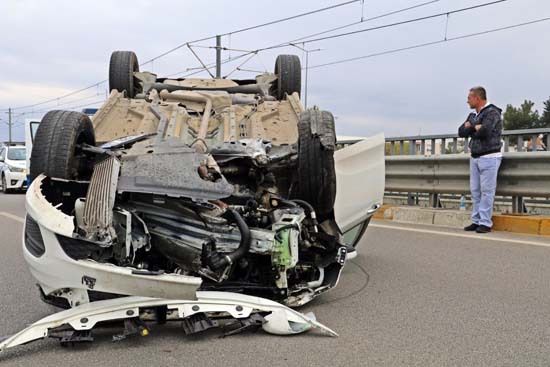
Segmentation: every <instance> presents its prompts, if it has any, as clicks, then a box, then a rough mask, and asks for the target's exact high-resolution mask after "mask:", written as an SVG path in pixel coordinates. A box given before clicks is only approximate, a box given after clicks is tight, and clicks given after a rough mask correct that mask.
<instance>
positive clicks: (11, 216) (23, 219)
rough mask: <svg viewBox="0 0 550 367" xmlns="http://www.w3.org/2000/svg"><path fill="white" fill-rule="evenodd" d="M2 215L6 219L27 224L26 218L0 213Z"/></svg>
mask: <svg viewBox="0 0 550 367" xmlns="http://www.w3.org/2000/svg"><path fill="white" fill-rule="evenodd" d="M0 215H3V216H4V217H6V218H10V219H13V220H15V221H18V222H19V223H25V218H21V217H18V216H17V215H13V214H10V213H6V212H0Z"/></svg>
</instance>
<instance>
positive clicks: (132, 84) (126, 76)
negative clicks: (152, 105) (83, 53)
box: [109, 51, 139, 98]
mask: <svg viewBox="0 0 550 367" xmlns="http://www.w3.org/2000/svg"><path fill="white" fill-rule="evenodd" d="M135 72H139V63H138V59H137V56H136V54H135V53H134V52H133V51H115V52H113V53H112V54H111V60H110V62H109V90H111V91H112V90H113V89H116V90H117V91H119V92H124V91H126V96H127V97H128V98H134V97H135V96H136V94H137V93H138V83H137V82H136V80H135V78H134V73H135Z"/></svg>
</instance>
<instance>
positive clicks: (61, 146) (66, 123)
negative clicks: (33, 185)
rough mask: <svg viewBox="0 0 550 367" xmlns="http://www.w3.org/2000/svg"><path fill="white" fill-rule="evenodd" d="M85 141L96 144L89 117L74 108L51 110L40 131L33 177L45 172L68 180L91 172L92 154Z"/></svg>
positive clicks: (85, 176)
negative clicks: (82, 147) (86, 150)
mask: <svg viewBox="0 0 550 367" xmlns="http://www.w3.org/2000/svg"><path fill="white" fill-rule="evenodd" d="M81 144H89V145H95V135H94V128H93V126H92V122H91V121H90V119H89V117H88V116H86V115H83V114H81V113H79V112H74V111H50V112H48V113H47V114H46V115H45V116H44V118H42V121H41V122H40V125H38V130H37V131H36V136H35V138H34V144H33V148H32V152H31V160H30V178H31V181H32V180H34V179H35V178H36V177H37V176H38V175H40V174H41V173H43V174H45V175H46V176H50V177H56V178H63V179H67V180H86V179H88V178H89V177H90V176H91V173H92V168H91V166H92V165H91V158H90V156H89V155H87V154H86V153H85V152H84V151H83V150H82V149H81Z"/></svg>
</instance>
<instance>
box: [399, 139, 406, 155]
mask: <svg viewBox="0 0 550 367" xmlns="http://www.w3.org/2000/svg"><path fill="white" fill-rule="evenodd" d="M404 151H405V142H404V141H403V140H400V141H399V155H404V154H405V153H404Z"/></svg>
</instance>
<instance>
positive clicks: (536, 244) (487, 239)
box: [369, 223, 550, 247]
mask: <svg viewBox="0 0 550 367" xmlns="http://www.w3.org/2000/svg"><path fill="white" fill-rule="evenodd" d="M369 227H374V228H386V229H397V230H399V231H408V232H418V233H428V234H436V235H441V236H450V237H460V238H473V239H476V240H485V241H497V242H508V243H517V244H522V245H532V246H543V247H550V238H548V242H546V243H544V242H534V241H524V240H513V239H509V238H499V237H488V236H491V235H490V234H484V235H477V236H476V235H471V234H462V233H453V232H444V231H433V230H429V229H417V228H408V227H400V226H390V225H386V224H375V223H371V224H369Z"/></svg>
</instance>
